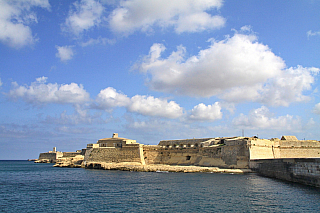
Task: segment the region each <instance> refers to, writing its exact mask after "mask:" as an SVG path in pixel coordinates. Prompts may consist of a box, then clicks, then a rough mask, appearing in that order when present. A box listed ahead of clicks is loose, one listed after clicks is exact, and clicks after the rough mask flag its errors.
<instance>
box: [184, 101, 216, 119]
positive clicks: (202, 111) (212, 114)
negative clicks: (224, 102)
mask: <svg viewBox="0 0 320 213" xmlns="http://www.w3.org/2000/svg"><path fill="white" fill-rule="evenodd" d="M221 118H222V112H221V105H220V103H219V102H216V103H214V104H212V105H208V106H206V105H205V104H203V103H200V104H198V105H197V106H195V107H194V108H193V109H192V110H191V115H190V119H192V120H200V121H214V120H218V119H221Z"/></svg>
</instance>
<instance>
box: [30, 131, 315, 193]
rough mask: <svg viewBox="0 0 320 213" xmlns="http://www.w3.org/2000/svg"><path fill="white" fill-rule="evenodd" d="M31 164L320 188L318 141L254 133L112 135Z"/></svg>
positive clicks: (54, 150)
mask: <svg viewBox="0 0 320 213" xmlns="http://www.w3.org/2000/svg"><path fill="white" fill-rule="evenodd" d="M35 163H55V165H54V166H55V167H72V168H86V169H104V170H122V171H137V172H184V173H191V172H206V173H233V174H244V173H250V172H258V173H259V174H261V175H264V176H268V177H274V178H279V179H282V180H287V181H293V182H299V183H303V184H307V185H312V186H317V187H320V142H319V141H316V140H298V139H297V138H296V137H295V136H282V137H281V139H278V138H272V139H260V138H258V137H255V136H254V137H215V138H197V139H196V138H193V139H179V140H163V141H160V142H159V143H158V145H144V144H139V143H137V142H136V140H132V139H127V138H121V137H119V136H118V134H117V133H114V134H113V136H112V137H111V138H103V139H100V140H98V142H97V143H91V144H88V145H87V147H86V148H84V149H82V150H78V151H76V152H59V151H57V150H56V148H54V149H53V151H49V152H46V153H40V155H39V159H38V160H36V161H35Z"/></svg>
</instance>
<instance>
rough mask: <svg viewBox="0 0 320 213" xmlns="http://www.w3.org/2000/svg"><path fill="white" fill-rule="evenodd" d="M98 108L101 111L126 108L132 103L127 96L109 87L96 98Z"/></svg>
mask: <svg viewBox="0 0 320 213" xmlns="http://www.w3.org/2000/svg"><path fill="white" fill-rule="evenodd" d="M96 102H97V104H98V107H99V108H101V109H111V108H114V107H126V106H128V105H129V103H130V98H128V97H127V95H124V94H122V93H119V92H117V90H116V89H114V88H112V87H108V88H106V89H103V90H101V91H100V93H99V94H98V96H97V98H96Z"/></svg>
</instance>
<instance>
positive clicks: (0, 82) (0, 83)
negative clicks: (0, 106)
mask: <svg viewBox="0 0 320 213" xmlns="http://www.w3.org/2000/svg"><path fill="white" fill-rule="evenodd" d="M1 86H2V81H1V78H0V87H1Z"/></svg>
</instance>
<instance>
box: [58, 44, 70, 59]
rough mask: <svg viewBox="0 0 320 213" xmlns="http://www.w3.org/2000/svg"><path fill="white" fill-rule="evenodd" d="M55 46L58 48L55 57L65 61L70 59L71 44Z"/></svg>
mask: <svg viewBox="0 0 320 213" xmlns="http://www.w3.org/2000/svg"><path fill="white" fill-rule="evenodd" d="M56 48H57V50H58V52H57V53H56V57H57V58H60V60H61V61H63V62H66V61H69V60H71V59H72V57H73V55H74V53H73V50H72V46H61V47H60V46H56Z"/></svg>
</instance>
